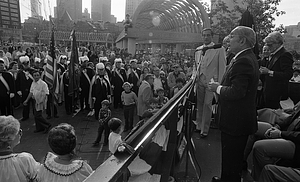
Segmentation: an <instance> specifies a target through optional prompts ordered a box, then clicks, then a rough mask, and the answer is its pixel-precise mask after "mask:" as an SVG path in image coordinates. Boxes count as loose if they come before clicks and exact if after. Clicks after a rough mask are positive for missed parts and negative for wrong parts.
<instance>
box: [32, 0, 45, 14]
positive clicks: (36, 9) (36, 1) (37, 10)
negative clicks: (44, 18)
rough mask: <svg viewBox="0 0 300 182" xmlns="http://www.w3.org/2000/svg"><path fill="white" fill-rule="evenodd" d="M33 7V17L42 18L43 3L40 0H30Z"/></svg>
mask: <svg viewBox="0 0 300 182" xmlns="http://www.w3.org/2000/svg"><path fill="white" fill-rule="evenodd" d="M30 5H31V16H32V17H38V16H41V5H42V4H41V2H40V0H30Z"/></svg>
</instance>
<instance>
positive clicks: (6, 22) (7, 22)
mask: <svg viewBox="0 0 300 182" xmlns="http://www.w3.org/2000/svg"><path fill="white" fill-rule="evenodd" d="M2 23H3V24H8V25H9V24H10V21H6V20H3V21H2Z"/></svg>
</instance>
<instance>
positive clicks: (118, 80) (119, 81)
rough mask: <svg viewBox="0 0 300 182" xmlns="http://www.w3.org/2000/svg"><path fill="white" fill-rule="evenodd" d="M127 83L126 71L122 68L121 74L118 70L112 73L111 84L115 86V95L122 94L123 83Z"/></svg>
mask: <svg viewBox="0 0 300 182" xmlns="http://www.w3.org/2000/svg"><path fill="white" fill-rule="evenodd" d="M126 81H127V76H126V71H125V70H124V69H123V68H121V69H120V70H119V74H118V73H117V71H116V70H113V71H112V75H111V84H112V85H113V86H114V93H115V94H116V93H119V94H121V93H122V91H123V87H122V86H123V83H124V82H126Z"/></svg>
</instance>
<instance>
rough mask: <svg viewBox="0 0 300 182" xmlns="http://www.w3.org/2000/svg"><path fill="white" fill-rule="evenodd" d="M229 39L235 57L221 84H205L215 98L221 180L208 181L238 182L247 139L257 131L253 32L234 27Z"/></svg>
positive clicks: (256, 65)
mask: <svg viewBox="0 0 300 182" xmlns="http://www.w3.org/2000/svg"><path fill="white" fill-rule="evenodd" d="M229 36H230V43H229V44H230V51H231V52H232V53H234V54H235V57H234V58H233V59H232V60H231V62H230V64H229V66H228V68H227V70H226V72H225V74H224V77H223V79H222V81H221V83H218V82H210V83H209V84H208V87H209V89H210V90H211V91H213V92H216V93H217V95H218V102H219V107H218V121H219V129H220V130H221V145H222V173H221V178H218V177H213V180H212V181H224V182H240V181H241V172H242V163H243V154H244V149H245V146H246V143H247V139H248V136H249V135H251V134H253V133H255V132H256V130H257V121H256V104H255V97H256V89H257V86H258V80H259V68H258V63H257V59H256V56H255V54H254V53H253V51H252V48H253V46H254V45H255V42H256V34H255V32H254V31H253V29H251V28H248V27H244V26H238V27H236V28H235V29H233V30H232V31H231V33H230V35H229Z"/></svg>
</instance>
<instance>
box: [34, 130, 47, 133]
mask: <svg viewBox="0 0 300 182" xmlns="http://www.w3.org/2000/svg"><path fill="white" fill-rule="evenodd" d="M43 131H44V130H34V131H33V133H39V132H43Z"/></svg>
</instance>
